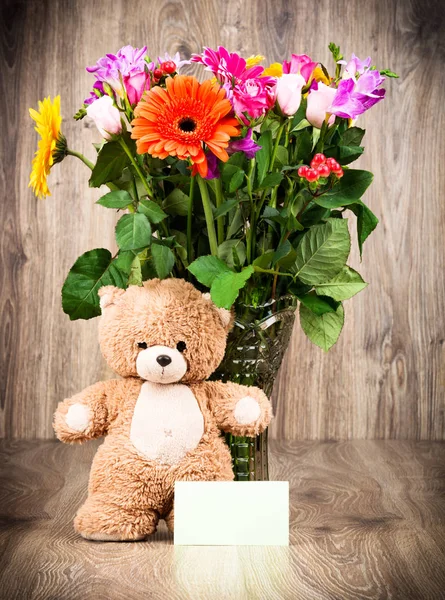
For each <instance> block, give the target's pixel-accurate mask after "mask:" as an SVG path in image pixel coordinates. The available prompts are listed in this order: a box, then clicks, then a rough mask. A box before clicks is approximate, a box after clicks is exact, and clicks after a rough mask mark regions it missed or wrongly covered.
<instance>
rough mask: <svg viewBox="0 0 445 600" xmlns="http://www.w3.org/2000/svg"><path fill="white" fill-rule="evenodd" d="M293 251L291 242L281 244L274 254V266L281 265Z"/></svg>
mask: <svg viewBox="0 0 445 600" xmlns="http://www.w3.org/2000/svg"><path fill="white" fill-rule="evenodd" d="M291 250H292V244H291V243H290V242H289V240H286V241H285V242H283V243H282V244H280V245H279V246H278V248H277V249H276V251H275V252H274V254H273V259H272V265H276V264H277V263H279V262H280V261H281V260H282V259H283V258H284V257H285V256H287V255H288V254H289V252H290V251H291Z"/></svg>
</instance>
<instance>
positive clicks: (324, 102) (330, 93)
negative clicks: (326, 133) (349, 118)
mask: <svg viewBox="0 0 445 600" xmlns="http://www.w3.org/2000/svg"><path fill="white" fill-rule="evenodd" d="M336 94H337V90H336V89H335V88H331V87H329V86H327V85H325V84H324V83H321V81H319V82H318V86H317V89H315V88H312V87H311V89H310V91H309V95H308V97H307V108H306V119H307V120H308V121H309V123H310V124H311V125H313V126H314V127H318V129H321V126H322V125H323V121H324V120H325V119H326V113H327V112H329V111H328V108H330V106H331V104H332V102H333V101H334V98H335V95H336ZM334 121H335V116H334V115H331V116H330V117H329V121H328V124H329V125H332V124H333V123H334Z"/></svg>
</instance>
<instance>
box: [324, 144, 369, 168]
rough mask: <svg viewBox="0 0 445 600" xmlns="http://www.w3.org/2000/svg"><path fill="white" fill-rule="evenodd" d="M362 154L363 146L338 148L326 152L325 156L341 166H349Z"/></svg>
mask: <svg viewBox="0 0 445 600" xmlns="http://www.w3.org/2000/svg"><path fill="white" fill-rule="evenodd" d="M363 152H364V148H363V146H338V147H335V148H334V149H331V150H328V151H326V152H325V154H326V156H328V157H329V156H332V157H334V158H335V159H336V160H337V161H338V162H339V163H340V164H341V165H349V164H350V163H352V162H354V160H357V158H359V157H360V156H361V155H362V154H363Z"/></svg>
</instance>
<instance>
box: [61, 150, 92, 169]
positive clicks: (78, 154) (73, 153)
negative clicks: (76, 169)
mask: <svg viewBox="0 0 445 600" xmlns="http://www.w3.org/2000/svg"><path fill="white" fill-rule="evenodd" d="M66 153H67V154H68V155H69V156H76V157H77V158H79V159H80V160H81V161H82V162H83V163H84V164H85V165H86V166H87V167H88V168H89V169H91V170H93V169H94V165H93V163H92V162H91V161H90V160H88V158H87V157H86V156H84V155H83V154H81V153H80V152H76V151H75V150H70V149H69V148H67V149H66Z"/></svg>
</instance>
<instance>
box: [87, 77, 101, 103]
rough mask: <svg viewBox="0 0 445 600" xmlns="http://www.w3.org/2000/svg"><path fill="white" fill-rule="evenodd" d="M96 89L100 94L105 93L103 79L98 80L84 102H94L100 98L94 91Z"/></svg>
mask: <svg viewBox="0 0 445 600" xmlns="http://www.w3.org/2000/svg"><path fill="white" fill-rule="evenodd" d="M94 90H97V91H98V92H99V95H100V96H103V95H104V94H105V92H104V85H103V83H102V81H96V83H95V84H94V85H93V90H92V91H91V92H90V95H89V96H88V98H85V100H84V101H83V103H84V104H92V103H93V102H94V101H95V100H97V99H98V97H99V96H98V95H97V94H96V93H95V92H94Z"/></svg>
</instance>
